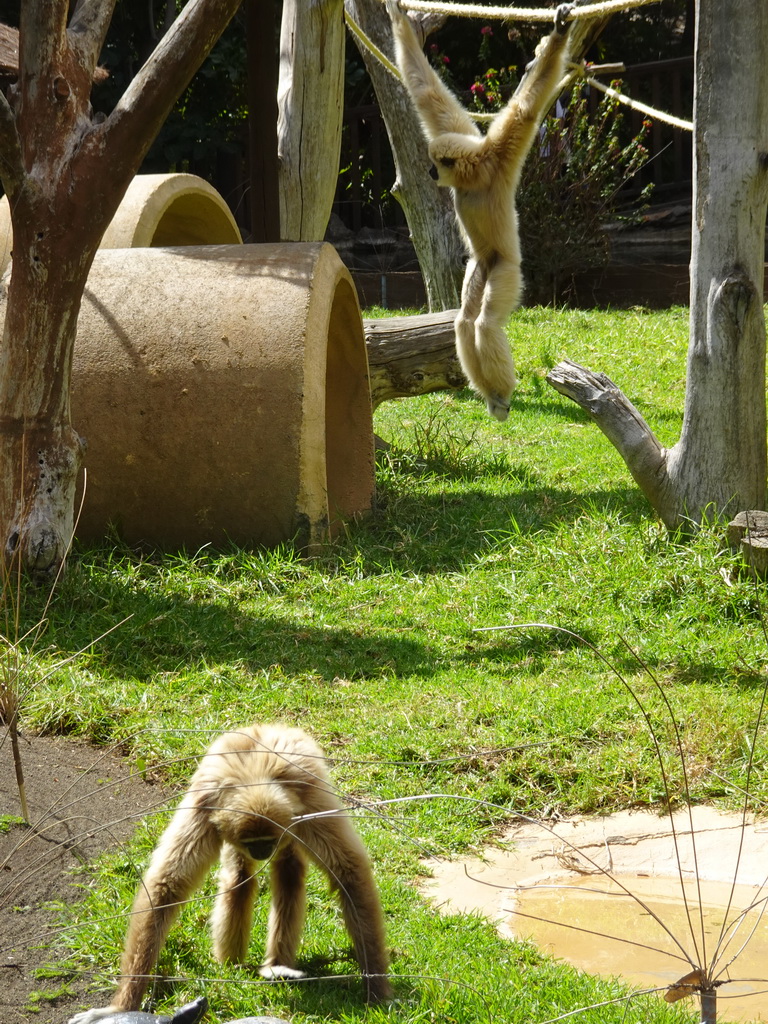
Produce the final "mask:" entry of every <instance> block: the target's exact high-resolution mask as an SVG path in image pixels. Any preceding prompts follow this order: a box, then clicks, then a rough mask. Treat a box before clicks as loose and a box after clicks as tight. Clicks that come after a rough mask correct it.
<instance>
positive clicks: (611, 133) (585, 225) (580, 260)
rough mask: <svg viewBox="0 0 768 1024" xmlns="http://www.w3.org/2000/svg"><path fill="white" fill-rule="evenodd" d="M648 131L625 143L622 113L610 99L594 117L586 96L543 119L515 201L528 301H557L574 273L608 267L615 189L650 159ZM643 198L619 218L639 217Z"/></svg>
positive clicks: (646, 193)
mask: <svg viewBox="0 0 768 1024" xmlns="http://www.w3.org/2000/svg"><path fill="white" fill-rule="evenodd" d="M649 127H650V124H649V123H648V122H646V123H644V124H643V127H642V128H641V130H640V131H639V132H638V134H637V135H635V136H634V137H632V138H629V139H628V141H625V138H624V118H623V115H622V114H621V108H620V106H619V104H618V102H617V101H616V100H614V99H611V98H610V97H608V96H605V97H604V98H603V100H602V101H601V102H600V104H599V106H598V107H597V110H596V111H595V113H594V114H593V115H590V113H589V110H588V105H587V99H586V97H584V96H576V97H575V98H574V99H572V101H571V102H570V103H569V104H568V106H567V107H566V108H565V110H564V113H563V115H562V117H557V116H550V117H547V118H546V119H545V121H544V124H543V126H542V131H541V136H540V140H539V143H538V145H534V147H533V149H532V151H531V154H530V155H529V157H528V160H527V161H526V164H525V168H524V170H523V176H522V179H521V182H520V187H519V190H518V199H517V206H518V216H519V224H520V244H521V248H522V253H523V271H524V274H525V283H526V299H527V300H528V301H529V302H531V303H547V302H554V303H557V302H561V301H562V300H563V299H564V298H567V296H568V294H569V289H570V287H571V285H572V279H573V275H574V274H577V273H579V272H581V271H585V270H590V269H594V268H597V267H601V266H605V265H607V263H608V259H609V241H608V235H607V233H606V227H607V225H608V224H609V223H610V222H611V221H615V220H616V219H617V216H618V207H619V206H620V204H621V189H622V188H623V187H624V186H626V185H627V183H628V182H630V181H631V179H632V177H633V175H635V174H636V173H637V171H638V170H639V169H640V168H641V167H642V166H643V164H644V163H645V162H646V160H647V158H648V153H647V150H646V148H645V146H644V144H643V140H644V138H645V136H646V134H647V132H648V129H649ZM649 194H650V187H648V188H646V189H645V190H644V191H643V192H642V194H641V196H640V198H639V200H637V201H636V202H635V203H633V206H632V208H631V212H630V213H629V214H626V213H625V215H624V216H625V219H627V218H628V217H632V216H637V213H638V211H639V209H640V208H641V207H642V204H643V203H644V202H645V200H646V199H647V198H648V196H649Z"/></svg>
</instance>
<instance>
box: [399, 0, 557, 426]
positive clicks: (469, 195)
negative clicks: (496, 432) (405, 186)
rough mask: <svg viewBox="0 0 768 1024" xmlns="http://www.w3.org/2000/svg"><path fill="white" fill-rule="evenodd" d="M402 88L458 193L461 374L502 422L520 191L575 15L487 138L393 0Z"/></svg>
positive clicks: (516, 291) (444, 180)
mask: <svg viewBox="0 0 768 1024" xmlns="http://www.w3.org/2000/svg"><path fill="white" fill-rule="evenodd" d="M386 2H387V10H388V11H389V16H390V18H391V20H392V30H393V33H394V39H395V55H396V60H397V64H398V67H399V69H400V72H401V74H402V78H403V82H404V84H405V86H406V88H407V89H408V92H409V93H410V96H411V99H412V101H413V105H414V107H415V108H416V112H417V113H418V115H419V120H420V121H421V125H422V129H423V132H424V135H425V137H426V139H427V142H428V143H429V157H430V160H431V161H432V169H431V171H430V174H431V175H432V177H433V178H434V179H435V180H436V181H437V184H438V185H442V186H445V187H447V188H451V189H452V190H453V198H454V204H455V207H456V216H457V219H458V222H459V226H460V229H461V233H462V235H463V237H464V241H465V243H466V245H467V248H468V250H469V260H468V262H467V268H466V272H465V274H464V284H463V286H462V292H461V310H460V311H459V314H458V316H457V317H456V320H455V323H454V327H455V333H456V350H457V353H458V356H459V361H460V362H461V366H462V369H463V370H464V373H465V374H466V376H467V378H468V380H469V382H470V384H471V385H472V387H473V388H474V390H475V391H477V392H479V393H480V395H482V397H483V398H484V399H485V401H486V405H487V407H488V412H489V413H490V414H491V415H492V416H495V417H496V419H499V420H505V419H506V418H507V416H508V415H509V403H510V398H511V395H512V392H513V391H514V388H515V364H514V361H513V359H512V353H511V352H510V349H509V343H508V342H507V338H506V334H505V332H504V327H505V325H506V322H507V320H508V319H509V315H510V313H512V311H513V310H514V309H515V308H516V307H517V306H518V304H519V302H520V296H521V293H522V287H523V282H522V275H521V272H520V239H519V235H518V227H517V213H516V210H515V192H516V191H517V186H518V183H519V180H520V172H521V170H522V167H523V163H524V162H525V158H526V156H527V155H528V152H529V150H530V148H531V145H532V144H533V141H534V139H535V138H536V136H537V132H538V128H539V125H540V123H541V121H542V119H543V117H544V115H545V113H546V112H547V110H548V108H549V107H550V106H551V104H552V102H553V101H554V99H555V94H556V91H557V86H558V85H559V83H560V81H561V80H562V78H563V74H564V72H565V67H566V62H567V59H568V35H569V29H568V21H567V19H568V15H569V14H570V12H571V10H572V9H573V7H574V6H575V5H574V4H561V5H560V6H559V7H558V8H557V10H556V11H555V29H554V31H553V32H552V33H551V35H548V36H545V37H544V38H543V39H542V40H541V42H540V43H539V45H538V47H537V48H536V57H535V60H534V61H533V63H532V64H531V65H530V66H529V68H528V70H527V72H526V74H525V77H524V78H523V80H522V82H521V83H520V86H519V88H518V89H517V91H516V92H515V94H514V95H513V96H512V98H511V99H510V101H509V102H508V103H507V105H506V106H505V107H504V108H503V110H500V111H499V113H498V114H497V115H496V116H495V117H494V119H493V120H492V121H491V123H490V126H489V128H488V131H487V132H486V134H485V135H483V134H482V133H481V131H480V129H479V128H478V127H477V125H476V124H475V122H474V121H473V120H472V118H471V117H470V116H469V114H468V113H467V111H466V110H465V109H464V107H462V105H461V104H460V103H459V101H458V99H457V98H456V97H455V96H454V95H453V93H452V92H451V91H450V90H449V89H448V88H447V87H446V85H445V83H444V82H443V81H442V79H441V78H440V76H439V75H438V74H437V72H436V71H435V70H434V69H433V68H432V67H431V65H430V63H429V61H428V60H427V58H426V56H425V55H424V52H423V50H422V48H421V44H420V43H419V41H418V39H417V37H416V33H415V31H414V28H413V25H412V24H411V22H410V21H409V19H408V17H407V16H406V14H405V13H404V12H403V11H402V10H401V8H400V6H399V3H398V0H386Z"/></svg>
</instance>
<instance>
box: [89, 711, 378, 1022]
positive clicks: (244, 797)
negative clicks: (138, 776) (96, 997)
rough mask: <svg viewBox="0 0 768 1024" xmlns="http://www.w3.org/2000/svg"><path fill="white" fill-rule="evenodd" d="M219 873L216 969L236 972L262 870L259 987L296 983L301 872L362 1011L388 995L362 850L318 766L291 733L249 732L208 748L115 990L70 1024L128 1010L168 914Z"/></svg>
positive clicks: (309, 743)
mask: <svg viewBox="0 0 768 1024" xmlns="http://www.w3.org/2000/svg"><path fill="white" fill-rule="evenodd" d="M217 860H219V861H220V869H219V874H218V893H217V896H216V901H215V904H214V908H213V914H212V917H211V931H212V935H213V950H214V954H215V956H216V958H217V959H218V960H220V961H233V962H235V963H242V962H243V961H244V960H245V957H246V953H247V950H248V942H249V938H250V932H251V920H252V914H253V903H254V900H255V898H256V895H257V891H258V883H257V878H256V871H257V868H258V863H259V862H260V861H266V860H268V861H269V868H270V887H271V894H272V902H271V906H270V912H269V923H268V929H267V931H268V934H267V944H266V955H265V957H264V963H263V965H262V967H261V968H260V971H259V973H260V974H261V975H262V977H265V978H300V977H303V974H302V972H301V971H299V970H296V968H295V962H296V950H297V947H298V944H299V938H300V934H301V930H302V926H303V922H304V910H305V898H306V892H305V889H306V887H305V879H306V872H307V865H308V862H309V861H313V862H314V863H315V864H317V865H318V866H319V867H320V868H322V869H323V871H325V872H326V874H327V875H328V878H329V881H330V884H331V887H332V889H334V890H335V891H336V892H337V893H338V897H339V900H340V902H341V909H342V913H343V916H344V922H345V924H346V927H347V930H348V931H349V934H350V936H351V938H352V943H353V946H354V951H355V956H356V958H357V961H358V963H359V965H360V969H361V971H362V972H363V976H364V980H365V989H366V996H367V998H368V1000H370V1001H378V1000H382V999H386V998H388V997H389V995H390V994H391V990H390V984H389V979H388V977H387V969H388V956H387V949H386V945H385V939H384V923H383V920H382V913H381V907H380V905H379V898H378V894H377V891H376V885H375V883H374V880H373V874H372V872H371V866H370V863H369V861H368V856H367V854H366V851H365V847H364V846H363V843H362V841H361V839H360V837H359V836H358V834H357V832H356V831H355V829H354V828H353V827H352V824H351V822H350V820H349V818H348V817H347V815H346V812H345V811H344V808H343V805H342V803H341V801H340V800H339V799H338V797H337V796H336V794H335V793H334V791H333V789H332V786H331V782H330V778H329V775H328V770H327V767H326V763H325V757H324V754H323V752H322V750H321V749H320V747H318V745H317V744H316V743H315V742H314V740H312V739H311V738H310V737H309V736H308V735H307V734H306V733H305V732H302V730H300V729H294V728H289V727H286V726H282V725H253V726H250V727H249V728H245V729H238V730H237V731H235V732H228V733H225V734H224V735H223V736H220V737H219V738H218V739H217V740H215V742H214V743H213V744H212V745H211V746H210V747H209V748H208V750H207V751H206V752H205V754H204V755H203V757H202V759H201V761H200V765H199V767H198V769H197V771H196V772H195V774H194V775H193V776H192V779H191V780H190V784H189V789H188V790H187V792H186V794H185V795H184V797H183V798H182V800H181V803H180V804H179V807H178V809H177V810H176V812H175V814H174V815H173V818H172V819H171V822H170V824H169V825H168V827H167V828H166V830H165V832H164V833H163V835H162V836H161V837H160V841H159V842H158V844H157V847H156V849H155V851H154V853H153V855H152V859H151V861H150V864H149V867H148V868H147V871H146V873H145V875H144V877H143V879H142V881H141V884H140V885H139V888H138V892H137V893H136V898H135V901H134V904H133V909H132V911H131V918H130V923H129V925H128V933H127V935H126V939H125V949H124V951H123V956H122V960H121V964H120V982H119V985H118V988H117V990H116V992H115V994H114V996H113V998H112V1002H111V1003H110V1005H109V1006H108V1007H105V1008H103V1009H94V1010H86V1011H85V1012H83V1013H79V1014H76V1015H75V1016H74V1017H73V1018H72V1019H71V1024H93V1022H95V1021H98V1020H100V1019H101V1018H103V1017H105V1016H108V1015H109V1014H110V1013H114V1012H115V1011H118V1010H137V1009H138V1008H139V1006H140V1004H141V1000H142V996H143V995H144V992H145V990H146V988H147V985H148V983H149V981H150V980H151V977H152V971H153V969H154V967H155V963H156V961H157V957H158V955H159V953H160V950H161V948H162V946H163V943H164V942H165V939H166V937H167V935H168V930H169V929H170V927H171V924H172V923H173V921H174V919H175V917H176V915H177V913H178V911H179V909H180V907H181V906H182V904H183V903H184V902H185V900H187V899H188V898H189V897H190V896H191V894H192V893H193V892H194V891H195V890H196V889H198V888H199V887H200V885H201V884H202V882H203V880H204V878H205V876H206V874H207V872H208V870H209V869H210V868H211V867H212V865H213V864H214V863H215V862H216V861H217Z"/></svg>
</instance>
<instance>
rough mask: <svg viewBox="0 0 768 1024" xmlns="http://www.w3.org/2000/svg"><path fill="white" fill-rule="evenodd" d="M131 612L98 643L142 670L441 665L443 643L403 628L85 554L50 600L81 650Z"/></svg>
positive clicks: (54, 631) (52, 629)
mask: <svg viewBox="0 0 768 1024" xmlns="http://www.w3.org/2000/svg"><path fill="white" fill-rule="evenodd" d="M78 578H79V582H80V584H83V585H82V586H80V585H78ZM129 616H131V618H130V619H129V621H127V622H125V623H124V624H123V625H122V626H121V627H120V629H118V630H116V631H115V632H113V633H111V634H109V635H108V636H105V637H104V638H103V639H101V640H100V641H99V642H98V644H97V645H96V647H95V651H96V655H97V658H98V661H99V663H100V664H101V665H102V666H104V667H105V668H112V669H114V670H115V671H117V672H119V673H120V674H121V675H127V676H129V677H133V678H135V679H137V680H143V679H148V678H150V677H156V676H157V674H158V673H164V672H165V673H178V672H179V671H180V670H182V669H184V668H185V667H190V668H191V667H194V666H196V665H197V666H199V665H201V664H202V665H206V666H209V667H212V668H215V667H216V666H222V670H221V674H222V676H225V675H226V672H227V666H232V665H234V666H236V667H237V674H238V675H239V678H240V680H241V683H242V674H243V673H247V674H252V675H255V676H259V677H261V678H263V674H264V673H266V672H268V671H270V670H272V671H273V673H276V674H278V675H281V676H295V675H302V674H307V675H311V677H312V680H313V681H314V682H316V683H320V684H322V683H323V682H325V683H332V682H333V681H334V680H338V679H358V678H378V677H380V676H381V675H386V674H392V673H396V674H398V675H417V676H419V675H423V676H430V675H432V673H433V668H432V666H433V663H434V660H435V656H434V653H433V652H432V651H430V650H429V649H428V647H427V646H426V645H424V644H422V643H419V642H418V641H416V640H414V639H412V638H410V637H409V636H405V635H402V634H399V633H396V632H395V631H394V630H387V629H380V630H371V629H359V630H356V629H348V628H341V627H337V626H333V625H330V624H324V623H321V624H314V623H310V622H305V621H297V620H296V619H294V618H291V617H289V616H288V615H286V617H285V618H281V617H280V616H279V615H278V614H274V613H272V614H264V615H259V614H257V613H256V612H252V611H250V610H249V609H245V608H244V606H243V605H242V604H240V603H235V602H232V603H222V602H221V601H220V599H217V596H216V595H214V597H213V598H207V597H204V596H198V597H194V598H193V597H186V596H184V595H183V594H162V595H160V594H158V593H157V592H156V591H155V590H154V589H149V588H147V589H144V588H140V587H139V588H137V587H134V586H131V585H128V584H127V583H125V582H124V581H123V580H121V579H120V578H119V577H115V578H114V579H113V578H111V577H106V576H102V575H100V574H99V573H98V572H97V573H89V572H88V571H87V570H86V569H82V568H81V567H79V566H78V565H76V564H75V565H72V566H71V567H70V570H69V572H68V575H67V578H66V580H65V581H64V583H63V584H62V587H61V590H60V592H59V593H58V594H57V595H56V596H55V598H54V601H53V602H52V605H51V607H50V610H49V615H48V630H47V632H46V643H47V644H53V645H55V646H56V648H57V650H58V651H62V652H65V653H69V652H75V651H78V650H81V649H82V648H83V647H85V646H86V645H87V644H88V643H89V642H92V641H93V639H94V637H97V636H99V635H101V634H102V633H103V632H104V630H105V623H107V622H109V623H111V624H113V623H114V622H117V621H120V620H122V619H126V618H128V617H129ZM106 628H108V626H107V627H106Z"/></svg>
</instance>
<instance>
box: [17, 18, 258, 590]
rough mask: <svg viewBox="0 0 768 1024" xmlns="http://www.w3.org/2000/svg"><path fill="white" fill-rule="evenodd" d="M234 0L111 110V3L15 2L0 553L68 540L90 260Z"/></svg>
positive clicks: (45, 563) (45, 564) (194, 29)
mask: <svg viewBox="0 0 768 1024" xmlns="http://www.w3.org/2000/svg"><path fill="white" fill-rule="evenodd" d="M238 2H239V0H191V2H190V3H188V4H187V6H186V7H185V8H184V9H183V11H182V12H181V14H180V15H179V17H178V18H177V19H176V21H175V22H174V24H173V26H172V27H171V28H170V30H169V31H168V33H167V34H166V35H165V36H164V37H163V39H162V40H161V41H160V43H159V44H158V46H157V48H156V49H155V51H154V52H153V54H152V56H151V57H150V58H149V60H148V61H147V63H146V64H145V65H144V66H143V67H142V69H141V70H140V71H139V73H138V75H137V76H136V78H134V80H133V81H132V82H131V84H130V85H129V86H128V88H127V90H126V92H125V93H124V95H123V96H122V98H121V99H120V100H119V102H118V103H117V106H116V107H115V109H114V110H113V112H112V113H111V114H110V115H109V117H107V118H94V117H93V116H92V111H91V106H90V93H91V82H92V78H93V73H94V68H95V66H96V60H97V58H98V56H99V52H100V50H101V47H102V44H103V41H104V36H105V34H106V30H107V27H108V25H109V22H110V19H111V17H112V11H113V8H114V0H79V3H78V4H77V6H76V7H75V10H74V13H73V15H72V18H71V20H69V24H68V23H67V22H68V15H69V2H68V0H46V2H45V3H43V4H31V3H29V4H26V3H25V4H22V5H21V24H20V28H19V41H20V49H19V79H18V82H17V84H16V85H15V86H13V87H12V88H11V89H9V92H8V98H7V99H6V97H5V96H4V95H2V94H0V154H1V156H0V179H1V180H2V183H3V186H4V188H5V190H6V192H7V194H8V198H9V201H10V209H11V220H12V226H13V262H12V265H11V273H10V279H9V280H7V279H6V280H5V281H4V282H3V285H2V288H0V316H2V315H3V314H4V326H3V334H2V342H0V560H3V561H4V563H5V564H6V565H7V564H8V563H9V562H10V560H12V559H13V558H16V557H19V558H21V559H22V561H23V563H24V564H25V566H26V567H27V568H28V569H30V570H32V571H48V570H51V569H54V568H56V567H57V566H58V565H59V564H60V562H61V560H62V559H63V557H64V555H65V552H66V550H67V546H68V544H69V541H70V540H71V537H72V531H73V518H74V496H75V483H76V477H77V473H78V469H79V465H80V458H81V450H82V441H81V439H80V438H79V437H78V435H77V432H76V430H75V429H74V427H73V425H72V422H71V416H70V402H69V391H70V375H71V365H72V350H73V347H74V342H75V333H76V328H77V316H78V313H79V310H80V302H81V299H82V294H83V289H84V288H85V282H86V279H87V276H88V271H89V269H90V266H91V263H92V261H93V257H94V255H95V253H96V249H97V247H98V244H99V241H100V239H101V236H102V234H103V233H104V230H105V229H106V227H107V225H108V224H109V222H110V220H111V219H112V217H113V215H114V213H115V211H116V209H117V207H118V205H119V203H120V200H121V199H122V197H123V195H124V193H125V190H126V189H127V187H128V185H129V183H130V181H131V179H132V178H133V176H134V174H135V173H136V171H137V169H138V167H139V165H140V164H141V161H142V159H143V157H144V154H145V153H146V151H147V150H148V148H149V146H150V144H151V142H152V140H153V139H154V137H155V135H156V134H157V132H158V131H159V129H160V126H161V125H162V123H163V121H164V120H165V118H166V117H167V115H168V113H169V112H170V110H171V108H172V106H173V104H174V102H175V101H176V98H177V97H178V96H179V95H180V93H181V92H182V90H183V89H184V88H185V87H186V85H187V84H188V82H189V80H190V79H191V77H192V75H193V74H194V72H195V71H196V69H197V68H198V67H199V65H200V64H201V63H202V61H203V60H204V59H205V57H206V56H207V55H208V53H209V52H210V50H211V49H212V47H213V45H214V43H215V42H216V40H217V39H218V37H219V35H220V34H221V32H222V31H223V29H224V28H225V26H226V25H227V22H228V21H229V19H230V18H231V17H232V14H233V13H234V11H235V9H236V8H237V5H238Z"/></svg>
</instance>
